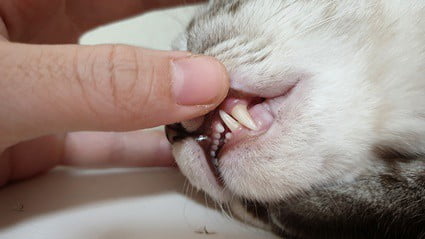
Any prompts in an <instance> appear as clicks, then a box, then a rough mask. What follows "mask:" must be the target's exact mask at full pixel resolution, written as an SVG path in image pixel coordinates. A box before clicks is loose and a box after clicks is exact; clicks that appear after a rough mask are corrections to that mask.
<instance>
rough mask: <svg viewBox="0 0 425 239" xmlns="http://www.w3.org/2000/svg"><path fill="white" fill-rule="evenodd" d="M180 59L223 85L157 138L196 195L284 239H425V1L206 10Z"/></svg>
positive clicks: (223, 2) (330, 0)
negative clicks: (197, 57)
mask: <svg viewBox="0 0 425 239" xmlns="http://www.w3.org/2000/svg"><path fill="white" fill-rule="evenodd" d="M175 45H176V49H178V50H185V51H190V52H192V53H193V54H204V55H209V56H213V57H216V58H217V59H219V60H220V61H221V62H222V63H223V64H224V65H225V66H226V68H227V69H228V72H229V76H230V85H231V89H230V91H229V94H228V97H227V98H226V100H225V101H224V102H223V103H222V104H221V105H220V106H219V107H218V108H217V109H216V110H215V111H213V112H211V113H209V114H207V115H205V116H203V117H199V118H196V119H191V120H188V121H185V122H181V123H178V124H174V125H169V126H167V127H166V131H167V136H168V138H169V140H170V142H172V144H173V155H174V157H175V159H176V161H177V164H178V166H179V168H180V170H181V171H182V173H183V174H184V175H185V176H186V177H187V178H188V179H189V181H190V182H191V183H192V184H193V185H194V186H195V187H196V188H198V189H200V190H203V191H205V192H206V193H207V194H209V195H210V196H211V197H212V198H213V199H214V200H216V201H217V202H218V203H221V204H223V205H228V206H229V209H230V211H231V212H232V214H233V215H235V216H237V217H238V218H241V219H242V220H244V221H245V222H247V223H250V224H254V225H256V226H259V227H262V228H265V229H268V230H272V231H273V232H275V233H276V234H278V235H280V236H282V237H283V238H300V239H307V238H425V1H422V0H410V1H406V0H404V1H402V0H339V1H335V0H212V1H210V2H209V3H208V4H205V5H204V6H203V7H202V8H201V9H200V10H199V11H198V12H197V14H196V15H195V16H194V18H193V20H192V21H191V22H190V24H189V25H188V26H187V29H186V31H185V32H184V33H183V34H182V36H181V37H179V39H178V41H176V44H175ZM199 80H200V81H202V79H201V78H200V79H199Z"/></svg>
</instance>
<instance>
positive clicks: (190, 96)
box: [171, 56, 229, 106]
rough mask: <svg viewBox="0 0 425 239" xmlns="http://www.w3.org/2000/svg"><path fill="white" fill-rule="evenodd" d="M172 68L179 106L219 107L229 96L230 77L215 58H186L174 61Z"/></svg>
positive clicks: (174, 90)
mask: <svg viewBox="0 0 425 239" xmlns="http://www.w3.org/2000/svg"><path fill="white" fill-rule="evenodd" d="M171 66H172V69H171V70H172V77H173V79H172V86H173V87H172V88H173V93H174V97H175V100H176V103H177V104H179V105H184V106H193V105H218V104H219V103H220V102H221V101H222V100H223V99H224V98H225V96H226V95H227V92H228V90H229V77H228V75H227V71H226V69H225V67H224V66H223V64H221V63H220V62H219V61H218V60H216V59H215V58H213V57H208V56H191V57H185V58H180V59H176V60H174V61H173V62H172V64H171Z"/></svg>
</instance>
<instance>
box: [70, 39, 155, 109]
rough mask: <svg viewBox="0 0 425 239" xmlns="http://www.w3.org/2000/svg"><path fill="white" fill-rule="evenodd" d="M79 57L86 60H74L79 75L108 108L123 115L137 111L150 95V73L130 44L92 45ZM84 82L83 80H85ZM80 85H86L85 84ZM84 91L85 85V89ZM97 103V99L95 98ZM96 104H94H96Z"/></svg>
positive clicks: (85, 86)
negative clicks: (77, 61)
mask: <svg viewBox="0 0 425 239" xmlns="http://www.w3.org/2000/svg"><path fill="white" fill-rule="evenodd" d="M79 58H80V59H83V60H84V62H88V64H79V63H76V64H77V65H78V66H79V67H80V69H79V70H77V72H80V74H79V77H77V78H78V79H80V80H78V81H79V82H81V81H82V80H81V79H84V81H88V86H89V87H91V88H92V89H93V90H94V91H95V93H96V94H98V95H100V96H101V97H96V98H98V99H100V100H101V101H102V102H100V103H101V104H103V105H106V106H109V111H110V112H114V113H117V111H118V113H119V114H120V115H121V116H125V117H136V116H137V115H140V110H141V108H142V107H141V105H143V104H144V103H145V102H146V101H147V99H148V98H149V91H148V92H147V90H148V89H149V86H148V85H150V84H151V81H150V79H151V77H150V73H149V71H150V70H148V71H144V70H143V69H141V64H140V62H141V61H142V60H143V59H142V56H140V54H138V52H137V49H136V48H134V47H130V46H121V45H108V46H99V47H96V48H94V50H93V51H92V52H85V53H84V54H80V56H79ZM85 83H86V82H85ZM82 85H84V86H83V87H82V88H83V89H84V88H87V87H88V86H87V84H82ZM85 91H87V89H85ZM96 103H97V102H96ZM96 105H97V104H96Z"/></svg>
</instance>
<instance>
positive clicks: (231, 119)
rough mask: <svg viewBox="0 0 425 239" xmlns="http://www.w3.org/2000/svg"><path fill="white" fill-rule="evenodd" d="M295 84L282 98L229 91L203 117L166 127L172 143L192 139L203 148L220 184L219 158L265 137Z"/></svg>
mask: <svg viewBox="0 0 425 239" xmlns="http://www.w3.org/2000/svg"><path fill="white" fill-rule="evenodd" d="M293 88H295V85H294V86H292V87H290V88H288V90H287V91H286V92H285V93H284V94H283V95H281V96H277V97H272V98H262V97H258V96H253V95H248V94H244V93H240V92H231V93H229V95H228V97H227V98H226V99H225V100H224V101H223V103H222V104H221V105H220V106H219V107H218V108H217V109H216V110H214V111H212V112H210V113H208V114H207V115H205V116H202V117H199V118H196V119H192V120H189V121H185V122H182V123H179V124H173V125H167V126H166V133H167V137H168V140H169V141H170V142H171V143H174V142H176V141H179V140H182V139H185V138H187V137H190V138H193V139H194V140H195V141H196V142H197V143H198V144H199V146H200V147H201V148H202V149H203V152H204V155H205V159H206V161H207V163H208V165H209V168H210V169H211V172H212V173H213V174H214V176H215V178H216V179H217V182H218V183H219V184H220V185H222V184H223V182H222V181H221V176H220V159H221V158H222V156H223V155H225V154H226V152H227V151H229V150H231V149H232V148H233V147H235V146H236V145H238V144H240V143H242V142H244V141H248V140H251V139H255V138H256V137H259V136H260V135H262V134H265V133H266V132H267V131H268V130H269V129H270V127H271V126H272V124H273V122H274V118H275V109H274V108H275V107H276V105H280V104H281V102H282V101H284V100H285V99H286V98H287V97H288V95H289V94H290V93H291V91H292V89H293Z"/></svg>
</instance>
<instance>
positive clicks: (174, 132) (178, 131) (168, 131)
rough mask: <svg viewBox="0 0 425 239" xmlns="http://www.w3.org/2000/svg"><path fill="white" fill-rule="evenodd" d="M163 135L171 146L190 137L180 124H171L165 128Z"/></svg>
mask: <svg viewBox="0 0 425 239" xmlns="http://www.w3.org/2000/svg"><path fill="white" fill-rule="evenodd" d="M165 135H166V136H167V139H168V141H169V142H170V143H171V144H174V143H175V142H178V141H180V140H182V139H184V138H187V137H188V136H190V133H189V132H187V131H186V130H185V128H184V127H183V125H182V124H180V123H177V124H171V125H167V126H165Z"/></svg>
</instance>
